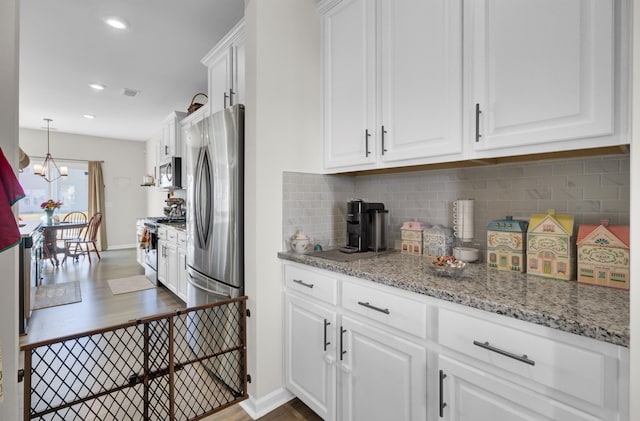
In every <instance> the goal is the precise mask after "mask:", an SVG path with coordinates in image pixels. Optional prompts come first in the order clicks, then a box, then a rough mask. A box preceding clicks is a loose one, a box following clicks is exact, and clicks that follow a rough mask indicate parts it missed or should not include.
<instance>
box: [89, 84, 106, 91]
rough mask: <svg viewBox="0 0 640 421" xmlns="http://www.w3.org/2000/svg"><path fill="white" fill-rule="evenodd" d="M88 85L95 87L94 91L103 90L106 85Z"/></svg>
mask: <svg viewBox="0 0 640 421" xmlns="http://www.w3.org/2000/svg"><path fill="white" fill-rule="evenodd" d="M89 87H91V88H93V89H95V90H96V91H104V88H106V86H104V85H103V84H101V83H90V84H89Z"/></svg>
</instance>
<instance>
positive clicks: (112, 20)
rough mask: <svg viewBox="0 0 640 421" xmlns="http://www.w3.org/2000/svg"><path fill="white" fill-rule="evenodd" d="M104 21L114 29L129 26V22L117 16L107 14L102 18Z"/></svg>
mask: <svg viewBox="0 0 640 421" xmlns="http://www.w3.org/2000/svg"><path fill="white" fill-rule="evenodd" d="M104 22H105V23H106V24H107V25H109V26H110V27H112V28H116V29H127V28H128V27H129V24H128V23H127V21H126V20H124V19H122V18H119V17H117V16H107V17H106V18H104Z"/></svg>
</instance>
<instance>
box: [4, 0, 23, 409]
mask: <svg viewBox="0 0 640 421" xmlns="http://www.w3.org/2000/svg"><path fill="white" fill-rule="evenodd" d="M19 21H20V19H19V2H18V0H6V1H2V2H0V57H2V60H0V98H2V100H0V147H1V148H2V151H3V152H4V154H5V156H6V157H7V159H8V160H9V162H10V163H11V164H12V165H13V167H14V168H17V162H18V85H19V83H18V73H19V72H18V63H19V59H18V57H19V55H18V48H19V47H18V45H19V42H18V36H19V26H18V25H19ZM17 266H18V248H17V247H13V248H11V249H9V250H5V251H3V252H2V253H0V268H1V270H2V277H0V283H2V293H1V294H0V321H1V322H0V345H1V346H2V371H3V376H2V377H3V379H2V382H3V389H4V398H3V399H1V400H0V420H18V419H19V417H18V398H19V395H18V383H17V372H18V323H17V318H16V315H17V314H18V288H17V287H18V267H17Z"/></svg>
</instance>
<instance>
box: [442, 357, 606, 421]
mask: <svg viewBox="0 0 640 421" xmlns="http://www.w3.org/2000/svg"><path fill="white" fill-rule="evenodd" d="M439 369H440V372H439V376H440V377H441V379H439V380H440V390H439V398H440V399H439V400H440V405H439V408H435V410H436V412H440V411H441V412H440V413H439V414H436V413H435V412H434V413H433V414H432V416H433V417H434V419H442V420H445V421H446V420H450V421H496V420H509V421H532V420H557V421H587V420H588V421H595V420H597V419H601V418H600V417H594V416H592V415H590V414H587V413H585V412H582V411H580V410H578V409H576V408H572V407H570V406H567V405H564V404H562V403H560V402H557V401H554V400H552V399H550V398H549V397H547V396H543V395H539V394H537V393H535V392H533V391H531V390H528V389H525V388H522V387H519V386H518V385H516V384H513V383H510V382H507V381H505V380H502V379H499V378H497V377H494V376H492V375H491V374H489V373H487V372H485V371H482V370H479V369H477V368H473V367H470V366H468V365H465V364H462V363H460V362H458V361H456V360H453V359H449V358H447V357H444V356H440V358H439ZM438 415H439V416H440V418H436V417H437V416H438Z"/></svg>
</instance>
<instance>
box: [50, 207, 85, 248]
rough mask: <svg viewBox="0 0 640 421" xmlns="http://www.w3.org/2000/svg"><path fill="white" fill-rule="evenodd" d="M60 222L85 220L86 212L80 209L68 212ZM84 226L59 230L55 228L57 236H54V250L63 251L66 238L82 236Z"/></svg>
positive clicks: (83, 221)
mask: <svg viewBox="0 0 640 421" xmlns="http://www.w3.org/2000/svg"><path fill="white" fill-rule="evenodd" d="M62 222H82V223H85V222H87V214H86V213H84V212H80V211H73V212H69V213H68V214H66V215H65V216H64V217H63V218H62ZM84 229H85V227H80V228H65V229H61V230H57V238H56V250H61V251H62V252H64V250H65V244H64V242H65V241H66V240H72V239H74V238H82V237H83V235H82V234H83V232H82V231H83V230H84Z"/></svg>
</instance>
